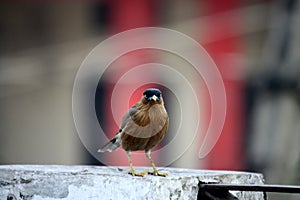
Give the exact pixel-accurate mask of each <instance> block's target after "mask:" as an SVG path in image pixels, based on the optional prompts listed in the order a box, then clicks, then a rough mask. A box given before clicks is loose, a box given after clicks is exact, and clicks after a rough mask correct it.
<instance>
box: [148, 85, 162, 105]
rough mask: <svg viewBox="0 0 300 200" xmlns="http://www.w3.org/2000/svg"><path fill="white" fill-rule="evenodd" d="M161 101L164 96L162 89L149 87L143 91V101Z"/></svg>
mask: <svg viewBox="0 0 300 200" xmlns="http://www.w3.org/2000/svg"><path fill="white" fill-rule="evenodd" d="M149 102H150V103H152V102H153V103H161V102H162V96H161V91H160V90H159V89H156V88H149V89H147V90H145V91H144V93H143V103H149Z"/></svg>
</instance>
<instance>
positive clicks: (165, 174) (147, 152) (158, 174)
mask: <svg viewBox="0 0 300 200" xmlns="http://www.w3.org/2000/svg"><path fill="white" fill-rule="evenodd" d="M150 153H151V150H148V151H146V156H147V158H148V159H149V161H150V163H151V165H152V167H153V172H148V174H151V175H154V176H164V177H166V176H169V174H167V173H159V172H158V170H157V168H156V166H155V164H154V162H153V160H152V158H151V156H150Z"/></svg>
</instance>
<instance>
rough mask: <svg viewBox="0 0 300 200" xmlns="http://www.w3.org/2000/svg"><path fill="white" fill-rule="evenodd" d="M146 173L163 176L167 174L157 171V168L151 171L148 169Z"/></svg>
mask: <svg viewBox="0 0 300 200" xmlns="http://www.w3.org/2000/svg"><path fill="white" fill-rule="evenodd" d="M148 174H150V175H153V176H163V177H166V176H169V174H168V173H159V172H158V171H157V170H154V171H153V172H150V171H149V172H148Z"/></svg>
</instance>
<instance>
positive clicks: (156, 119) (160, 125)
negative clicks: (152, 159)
mask: <svg viewBox="0 0 300 200" xmlns="http://www.w3.org/2000/svg"><path fill="white" fill-rule="evenodd" d="M139 106H140V107H139ZM137 108H138V111H137V112H136V113H135V114H134V115H132V116H131V120H130V121H129V122H128V124H127V126H126V127H125V128H124V132H123V134H122V136H121V140H122V146H123V149H124V150H125V151H138V150H145V151H147V150H150V149H152V148H153V147H154V146H155V145H157V143H159V142H160V141H161V140H162V139H163V137H164V136H165V134H166V132H167V129H168V125H169V118H168V114H167V112H166V110H165V108H164V105H163V104H155V105H151V106H149V107H147V105H146V106H145V105H137Z"/></svg>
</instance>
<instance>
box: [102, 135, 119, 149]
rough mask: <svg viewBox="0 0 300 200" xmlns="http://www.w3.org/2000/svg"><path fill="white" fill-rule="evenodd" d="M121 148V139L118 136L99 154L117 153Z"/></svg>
mask: <svg viewBox="0 0 300 200" xmlns="http://www.w3.org/2000/svg"><path fill="white" fill-rule="evenodd" d="M120 146H121V138H120V135H119V134H118V135H116V136H115V137H114V138H113V139H112V140H110V141H109V142H108V143H106V144H105V145H104V146H103V147H101V148H100V149H98V152H100V153H102V152H106V151H108V152H112V151H115V150H116V149H117V148H119V147H120Z"/></svg>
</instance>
